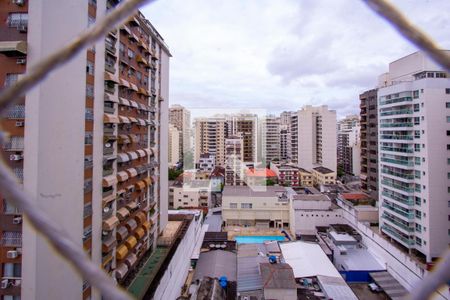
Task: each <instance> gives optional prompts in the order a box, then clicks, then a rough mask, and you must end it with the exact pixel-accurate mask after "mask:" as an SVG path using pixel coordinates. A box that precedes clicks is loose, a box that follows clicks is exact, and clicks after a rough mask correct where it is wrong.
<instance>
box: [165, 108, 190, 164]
mask: <svg viewBox="0 0 450 300" xmlns="http://www.w3.org/2000/svg"><path fill="white" fill-rule="evenodd" d="M169 123H170V124H172V125H173V126H175V128H177V129H178V131H179V133H180V140H179V143H180V147H179V148H180V155H181V158H183V157H184V153H185V152H187V151H190V150H191V112H190V111H189V110H188V109H186V108H185V107H184V106H181V105H179V104H175V105H171V106H170V108H169Z"/></svg>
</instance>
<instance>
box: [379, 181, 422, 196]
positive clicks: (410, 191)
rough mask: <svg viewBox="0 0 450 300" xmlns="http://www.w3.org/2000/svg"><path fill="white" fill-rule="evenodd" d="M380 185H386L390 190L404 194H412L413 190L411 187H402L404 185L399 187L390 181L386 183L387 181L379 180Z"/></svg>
mask: <svg viewBox="0 0 450 300" xmlns="http://www.w3.org/2000/svg"><path fill="white" fill-rule="evenodd" d="M381 183H382V184H384V185H386V186H390V187H392V188H395V189H397V190H401V191H404V192H406V193H414V188H412V187H407V186H404V185H401V184H397V183H395V182H391V181H388V180H381Z"/></svg>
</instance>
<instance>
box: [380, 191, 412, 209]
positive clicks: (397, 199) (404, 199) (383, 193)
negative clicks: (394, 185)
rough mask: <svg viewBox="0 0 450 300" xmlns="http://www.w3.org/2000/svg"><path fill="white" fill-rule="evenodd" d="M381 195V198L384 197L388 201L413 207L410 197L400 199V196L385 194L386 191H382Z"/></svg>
mask: <svg viewBox="0 0 450 300" xmlns="http://www.w3.org/2000/svg"><path fill="white" fill-rule="evenodd" d="M381 194H382V195H383V196H385V197H388V198H389V199H393V200H395V201H398V202H400V203H403V204H406V205H409V206H412V205H414V200H413V198H412V197H405V196H403V197H400V196H397V195H396V194H394V193H389V192H386V191H383V192H382V193H381Z"/></svg>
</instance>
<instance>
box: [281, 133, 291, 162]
mask: <svg viewBox="0 0 450 300" xmlns="http://www.w3.org/2000/svg"><path fill="white" fill-rule="evenodd" d="M291 141H292V139H291V131H290V128H289V126H288V125H284V124H283V125H280V160H290V159H291V157H292V143H291Z"/></svg>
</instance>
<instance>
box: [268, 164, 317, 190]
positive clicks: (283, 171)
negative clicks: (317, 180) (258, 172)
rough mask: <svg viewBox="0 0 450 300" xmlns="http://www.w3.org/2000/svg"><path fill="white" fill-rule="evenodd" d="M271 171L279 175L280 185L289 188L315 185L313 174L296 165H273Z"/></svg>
mask: <svg viewBox="0 0 450 300" xmlns="http://www.w3.org/2000/svg"><path fill="white" fill-rule="evenodd" d="M270 169H271V170H272V171H274V172H275V174H276V175H277V177H278V183H279V184H280V185H283V186H289V187H300V186H312V185H313V178H312V174H311V172H309V171H307V170H305V169H303V168H300V167H298V166H296V165H293V164H275V163H271V164H270Z"/></svg>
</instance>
